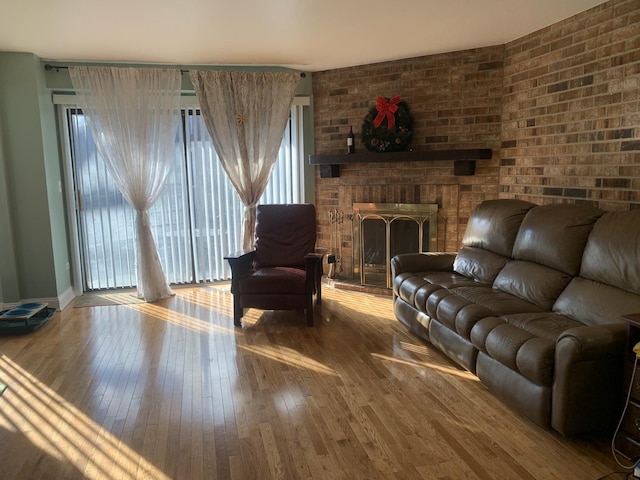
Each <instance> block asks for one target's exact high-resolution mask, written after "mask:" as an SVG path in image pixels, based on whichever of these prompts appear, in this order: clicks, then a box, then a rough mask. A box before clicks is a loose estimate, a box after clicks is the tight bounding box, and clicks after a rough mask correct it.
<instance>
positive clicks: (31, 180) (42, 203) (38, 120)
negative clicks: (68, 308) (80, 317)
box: [0, 52, 71, 303]
mask: <svg viewBox="0 0 640 480" xmlns="http://www.w3.org/2000/svg"><path fill="white" fill-rule="evenodd" d="M0 138H1V140H0V142H1V145H0V146H1V147H2V149H1V156H0V161H1V163H2V166H1V168H0V186H3V187H6V188H3V189H2V190H3V193H2V194H0V198H2V200H3V202H2V203H3V207H2V208H0V221H2V224H3V225H5V226H6V227H5V228H7V230H6V231H4V232H3V234H2V236H0V241H1V242H2V243H1V244H0V247H1V248H0V279H1V286H2V302H3V303H14V302H19V301H21V300H27V299H49V300H56V299H58V298H59V297H60V296H61V295H62V294H63V293H65V292H66V291H67V290H68V289H69V288H70V287H71V275H70V272H69V271H68V270H67V268H66V265H67V263H68V262H69V261H70V260H69V247H68V245H69V243H68V237H67V230H66V223H65V219H64V216H65V213H64V212H65V210H64V201H63V194H62V192H60V189H59V185H60V181H61V165H60V153H59V147H58V140H57V133H56V118H55V110H54V107H53V103H52V101H51V95H50V93H49V90H48V89H47V86H46V80H45V75H44V71H43V69H42V66H41V63H40V59H39V58H38V57H36V56H35V55H33V54H30V53H13V52H9V53H7V52H3V53H0ZM5 222H6V223H5Z"/></svg>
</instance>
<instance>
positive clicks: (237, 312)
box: [233, 295, 244, 327]
mask: <svg viewBox="0 0 640 480" xmlns="http://www.w3.org/2000/svg"><path fill="white" fill-rule="evenodd" d="M243 313H244V312H243V308H242V306H241V305H240V298H239V297H238V296H237V295H234V296H233V324H234V325H235V326H236V327H241V326H242V321H241V319H242V315H243Z"/></svg>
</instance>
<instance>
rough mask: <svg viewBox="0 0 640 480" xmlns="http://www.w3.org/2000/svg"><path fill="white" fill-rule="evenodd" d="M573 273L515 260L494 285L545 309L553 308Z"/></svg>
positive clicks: (497, 278) (499, 275) (506, 267)
mask: <svg viewBox="0 0 640 480" xmlns="http://www.w3.org/2000/svg"><path fill="white" fill-rule="evenodd" d="M570 281H571V275H569V274H567V273H564V272H561V271H560V270H556V269H554V268H549V267H546V266H544V265H540V264H538V263H533V262H524V261H521V260H513V261H511V262H509V263H507V264H506V265H505V267H504V268H503V269H502V270H501V271H500V273H499V274H498V276H497V277H496V280H495V282H494V283H493V287H494V288H497V289H498V290H502V291H503V292H507V293H510V294H511V295H515V296H516V297H518V298H521V299H523V300H526V301H528V302H531V303H533V304H534V305H537V306H539V307H540V308H542V309H545V310H551V307H552V306H553V304H554V303H555V301H556V299H557V298H558V296H559V295H560V294H561V293H562V290H564V288H565V287H566V286H567V284H568V283H569V282H570Z"/></svg>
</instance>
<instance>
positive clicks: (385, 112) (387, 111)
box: [373, 96, 400, 130]
mask: <svg viewBox="0 0 640 480" xmlns="http://www.w3.org/2000/svg"><path fill="white" fill-rule="evenodd" d="M398 103H400V97H398V96H395V97H393V98H392V99H391V100H389V101H387V99H386V98H382V97H378V99H377V101H376V110H377V111H378V115H376V118H375V120H374V121H373V126H374V127H376V128H378V127H379V126H380V124H381V123H382V120H384V117H387V129H388V130H391V129H392V128H393V126H394V125H395V124H396V116H395V113H396V112H397V111H398Z"/></svg>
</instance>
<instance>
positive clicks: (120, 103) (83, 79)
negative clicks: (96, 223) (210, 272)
mask: <svg viewBox="0 0 640 480" xmlns="http://www.w3.org/2000/svg"><path fill="white" fill-rule="evenodd" d="M69 73H70V75H71V81H72V83H73V87H74V89H75V91H76V95H77V96H78V105H79V106H80V107H81V108H82V110H83V112H84V113H85V115H86V116H87V118H88V119H89V126H90V128H91V131H92V133H93V137H94V139H95V142H96V145H97V146H98V150H99V151H100V154H101V155H102V157H103V159H104V161H105V164H106V165H107V169H108V170H109V173H110V174H111V176H112V177H113V179H114V181H115V183H116V185H117V186H118V188H119V189H120V191H121V192H122V195H123V196H124V197H125V198H126V200H127V201H128V202H129V203H130V204H131V206H132V207H133V208H134V209H135V210H136V262H137V263H136V270H137V277H138V296H139V297H140V298H144V299H145V300H146V301H147V302H153V301H156V300H160V299H162V298H166V297H168V296H170V295H173V292H172V291H171V288H170V287H169V284H168V283H167V279H166V277H165V274H164V271H163V269H162V265H161V263H160V258H159V256H158V249H157V247H156V243H155V240H154V238H153V234H152V232H151V227H150V225H149V217H148V210H149V208H150V207H151V206H152V205H153V204H154V202H155V201H156V200H157V199H158V197H159V195H160V192H161V191H162V187H163V186H164V183H165V180H166V178H167V175H168V174H169V171H170V168H171V161H172V158H173V153H174V145H175V140H176V133H177V129H178V126H179V119H180V114H179V111H180V85H181V74H180V71H179V70H169V69H155V68H119V67H84V66H80V67H69Z"/></svg>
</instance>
